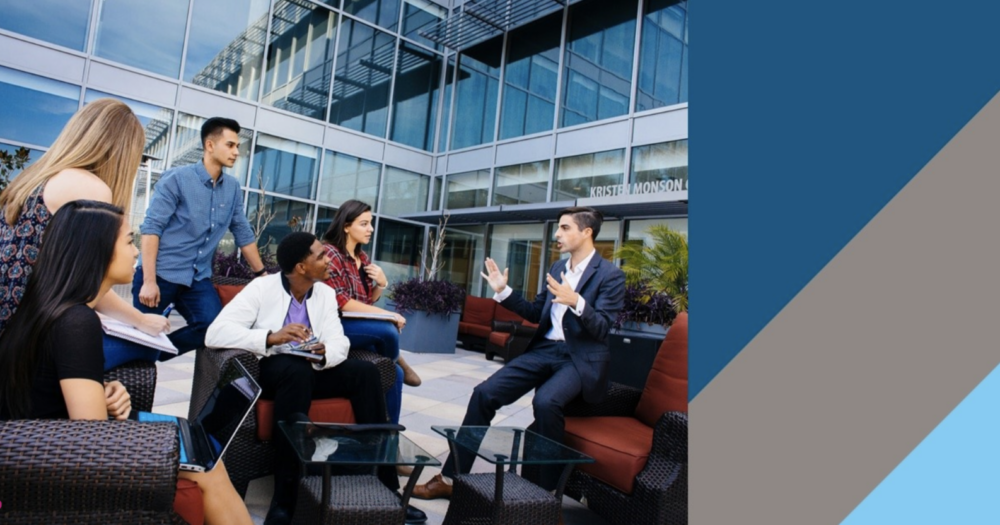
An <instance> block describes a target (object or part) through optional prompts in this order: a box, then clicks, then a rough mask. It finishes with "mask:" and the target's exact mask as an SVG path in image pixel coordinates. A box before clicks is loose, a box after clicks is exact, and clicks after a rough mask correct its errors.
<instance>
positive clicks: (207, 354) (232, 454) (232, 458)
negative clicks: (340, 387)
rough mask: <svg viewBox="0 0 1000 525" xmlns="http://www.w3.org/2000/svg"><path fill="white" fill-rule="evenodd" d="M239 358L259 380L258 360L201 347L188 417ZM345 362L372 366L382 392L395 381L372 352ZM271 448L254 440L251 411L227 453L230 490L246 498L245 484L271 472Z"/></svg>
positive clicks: (390, 366)
mask: <svg viewBox="0 0 1000 525" xmlns="http://www.w3.org/2000/svg"><path fill="white" fill-rule="evenodd" d="M231 359H238V360H239V361H240V363H241V364H242V365H243V366H244V367H246V369H247V371H248V372H250V374H251V375H252V376H253V377H254V379H259V378H260V365H259V363H258V361H257V357H256V356H255V355H254V354H252V353H250V352H247V351H246V350H239V349H232V348H230V349H213V348H202V349H200V350H198V352H197V355H196V357H195V365H194V385H193V386H192V392H191V405H190V408H189V411H188V416H189V418H191V419H194V417H195V416H196V415H197V414H198V412H199V411H200V410H201V407H203V406H204V405H205V402H206V401H208V397H209V395H211V393H212V390H213V389H214V388H215V384H216V383H217V382H218V380H219V374H221V373H222V370H224V369H225V367H226V366H227V364H228V363H229V360H231ZM348 359H362V360H365V361H370V362H372V363H375V366H376V367H377V368H378V371H379V376H380V377H381V379H382V381H381V383H382V392H383V393H385V392H388V391H389V389H391V388H392V386H393V385H394V384H395V382H396V365H395V363H393V362H392V360H390V359H388V358H385V357H382V356H379V355H376V354H374V353H372V352H367V351H363V350H354V349H352V350H351V351H350V353H349V354H348ZM273 463H274V447H273V446H272V445H271V443H270V442H269V441H261V440H260V439H258V437H257V411H256V410H254V411H251V412H250V415H249V416H247V419H246V421H244V422H243V425H242V426H241V427H240V429H239V430H238V431H237V432H236V437H234V438H233V442H232V444H231V445H230V446H229V449H228V450H227V451H226V470H228V471H229V479H230V480H232V482H233V487H235V488H236V491H237V492H239V493H240V495H241V496H246V491H247V485H249V483H250V481H251V480H254V479H257V478H259V477H262V476H266V475H268V474H271V473H272V472H273Z"/></svg>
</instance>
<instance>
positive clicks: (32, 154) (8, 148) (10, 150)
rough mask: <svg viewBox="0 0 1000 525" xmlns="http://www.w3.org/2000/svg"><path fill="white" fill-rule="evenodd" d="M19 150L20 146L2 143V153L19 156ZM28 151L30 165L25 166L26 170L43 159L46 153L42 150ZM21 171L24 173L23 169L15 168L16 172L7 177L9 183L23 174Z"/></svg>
mask: <svg viewBox="0 0 1000 525" xmlns="http://www.w3.org/2000/svg"><path fill="white" fill-rule="evenodd" d="M18 149H20V147H19V146H15V145H13V144H6V143H3V142H0V151H3V152H6V153H7V154H8V155H11V156H13V155H15V154H17V150H18ZM27 149H28V163H27V164H25V165H24V167H25V168H27V167H28V166H30V165H31V163H32V162H35V161H36V160H38V158H39V157H41V156H42V154H43V153H45V152H44V151H42V150H37V149H32V148H27ZM21 171H23V168H22V169H16V168H15V169H14V170H12V171H11V172H10V174H8V175H7V182H10V181H12V180H14V177H17V175H18V174H19V173H21Z"/></svg>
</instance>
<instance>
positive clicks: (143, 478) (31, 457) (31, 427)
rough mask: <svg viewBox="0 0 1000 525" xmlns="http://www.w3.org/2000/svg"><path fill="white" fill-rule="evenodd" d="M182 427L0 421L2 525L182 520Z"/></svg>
mask: <svg viewBox="0 0 1000 525" xmlns="http://www.w3.org/2000/svg"><path fill="white" fill-rule="evenodd" d="M177 462H178V443H177V427H176V426H175V425H171V424H168V423H138V422H134V421H69V420H15V421H4V422H0V498H2V501H3V508H2V509H0V522H2V523H5V524H28V523H32V524H46V525H48V524H59V523H66V524H77V523H122V524H124V523H128V524H147V523H149V524H153V523H156V524H169V523H178V522H180V520H179V518H178V517H177V516H176V515H175V514H174V512H173V502H174V492H175V490H176V489H175V486H176V482H177Z"/></svg>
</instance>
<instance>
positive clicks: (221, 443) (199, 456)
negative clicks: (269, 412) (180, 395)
mask: <svg viewBox="0 0 1000 525" xmlns="http://www.w3.org/2000/svg"><path fill="white" fill-rule="evenodd" d="M259 397H260V385H258V384H257V382H256V381H254V379H253V377H251V376H250V373H249V372H247V370H246V368H244V367H243V365H241V364H240V362H239V361H237V360H235V359H233V360H231V361H230V362H229V365H228V366H227V367H226V369H225V370H224V371H223V372H222V375H221V376H220V377H219V382H218V383H217V384H216V385H215V391H214V392H212V395H211V396H210V397H209V398H208V401H206V402H205V406H204V407H202V409H201V412H199V413H198V417H196V418H195V419H194V421H188V420H187V419H184V418H182V417H174V416H166V415H163V414H152V413H149V412H133V413H132V415H131V416H130V418H131V419H135V420H138V421H141V422H147V423H149V422H172V423H174V424H176V425H177V434H178V438H179V440H180V444H181V454H180V469H181V470H190V471H193V472H207V471H209V470H212V469H213V468H215V465H216V464H218V462H219V460H220V459H222V455H223V454H225V453H226V449H227V448H229V444H230V443H232V441H233V437H235V436H236V431H237V430H239V428H240V425H242V424H243V421H244V420H245V419H246V418H247V416H248V415H250V411H251V410H253V406H254V403H256V402H257V398H259Z"/></svg>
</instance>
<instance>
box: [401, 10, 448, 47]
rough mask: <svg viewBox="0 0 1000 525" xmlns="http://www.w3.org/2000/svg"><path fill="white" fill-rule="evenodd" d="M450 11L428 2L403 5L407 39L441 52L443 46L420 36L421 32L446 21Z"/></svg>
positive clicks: (404, 34)
mask: <svg viewBox="0 0 1000 525" xmlns="http://www.w3.org/2000/svg"><path fill="white" fill-rule="evenodd" d="M446 16H448V10H447V9H445V8H443V7H441V6H439V5H437V4H435V3H433V2H429V1H427V0H406V2H404V3H403V31H402V34H403V36H405V37H406V38H409V39H410V40H413V41H415V42H420V43H421V44H423V45H425V46H427V47H431V48H434V49H437V50H439V51H440V50H441V46H440V45H439V44H438V43H437V42H434V41H432V40H428V39H426V38H424V37H423V36H421V35H420V31H421V30H424V29H427V28H429V27H431V26H433V25H434V24H436V23H438V22H440V21H442V20H444V18H445V17H446Z"/></svg>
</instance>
